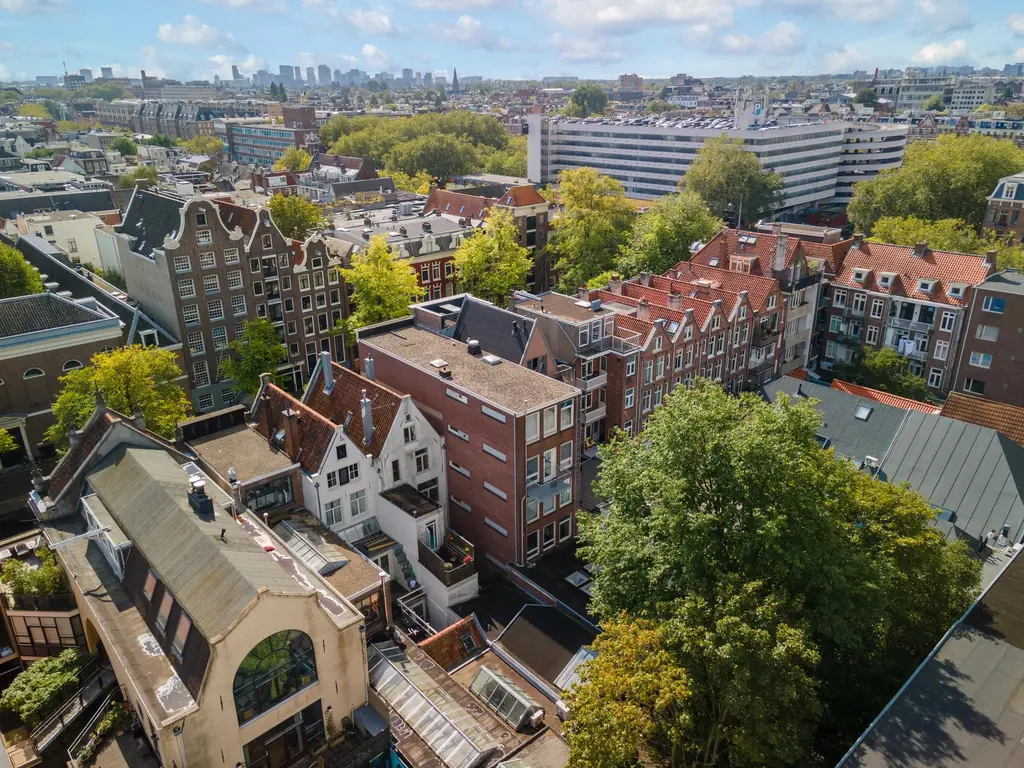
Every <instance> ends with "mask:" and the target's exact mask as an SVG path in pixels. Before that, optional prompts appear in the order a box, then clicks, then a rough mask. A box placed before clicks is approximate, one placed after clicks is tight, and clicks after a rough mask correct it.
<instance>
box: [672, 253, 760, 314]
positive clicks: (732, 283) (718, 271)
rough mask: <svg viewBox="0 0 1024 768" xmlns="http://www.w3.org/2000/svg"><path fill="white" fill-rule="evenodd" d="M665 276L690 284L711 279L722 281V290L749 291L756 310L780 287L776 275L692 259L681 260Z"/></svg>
mask: <svg viewBox="0 0 1024 768" xmlns="http://www.w3.org/2000/svg"><path fill="white" fill-rule="evenodd" d="M673 273H674V274H673ZM665 278H674V280H673V282H677V281H679V282H685V283H689V284H692V283H693V282H694V281H695V280H710V281H712V282H717V283H721V284H722V288H721V290H723V291H728V292H729V293H737V294H738V293H739V292H740V291H747V294H748V295H747V299H748V301H749V302H750V305H751V307H753V308H754V310H755V311H760V310H761V308H762V307H764V303H765V301H766V300H767V299H768V296H770V295H771V294H772V293H774V292H775V291H777V290H778V289H779V282H778V280H776V279H775V278H774V277H762V276H761V275H749V274H746V273H744V272H733V271H732V270H730V269H727V268H722V267H709V266H706V265H704V264H695V263H693V262H690V261H681V262H679V263H678V264H676V265H675V267H673V268H672V269H670V270H669V271H668V272H667V273H665Z"/></svg>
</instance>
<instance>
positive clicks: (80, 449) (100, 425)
mask: <svg viewBox="0 0 1024 768" xmlns="http://www.w3.org/2000/svg"><path fill="white" fill-rule="evenodd" d="M118 421H120V418H119V416H116V415H114V414H112V413H111V412H110V411H104V412H103V414H102V415H101V416H99V417H98V418H94V419H92V420H91V421H90V422H89V423H88V424H87V425H86V427H85V430H84V431H83V432H82V433H81V435H80V439H79V442H78V445H76V446H75V447H74V448H72V449H71V450H69V451H68V452H67V453H65V454H64V457H63V458H62V459H61V460H60V461H59V462H58V463H57V466H56V467H54V468H53V472H51V473H50V488H49V491H48V492H47V495H49V497H50V498H51V499H54V500H56V499H57V498H58V497H59V496H60V495H61V494H62V493H63V492H64V489H65V488H67V487H68V485H69V484H70V483H71V481H72V480H73V479H74V477H75V475H76V474H78V471H79V470H80V469H82V468H83V466H84V464H85V461H86V459H88V458H89V454H91V453H92V452H93V450H94V449H95V448H96V446H98V445H99V444H100V442H101V441H102V440H103V438H104V437H106V436H107V434H108V433H109V432H110V430H111V429H112V428H113V426H114V424H115V423H116V422H118Z"/></svg>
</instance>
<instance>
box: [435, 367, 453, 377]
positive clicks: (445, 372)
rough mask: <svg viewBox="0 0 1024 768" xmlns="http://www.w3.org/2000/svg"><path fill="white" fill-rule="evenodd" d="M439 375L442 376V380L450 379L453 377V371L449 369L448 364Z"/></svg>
mask: <svg viewBox="0 0 1024 768" xmlns="http://www.w3.org/2000/svg"><path fill="white" fill-rule="evenodd" d="M437 375H438V376H440V377H441V378H442V379H450V378H451V377H452V369H451V368H449V367H447V364H446V365H445V367H444V368H442V369H441V370H439V371H438V372H437Z"/></svg>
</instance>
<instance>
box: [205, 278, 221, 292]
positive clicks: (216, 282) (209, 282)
mask: <svg viewBox="0 0 1024 768" xmlns="http://www.w3.org/2000/svg"><path fill="white" fill-rule="evenodd" d="M203 291H205V292H206V293H220V278H219V277H217V276H216V275H207V276H206V277H204V278H203Z"/></svg>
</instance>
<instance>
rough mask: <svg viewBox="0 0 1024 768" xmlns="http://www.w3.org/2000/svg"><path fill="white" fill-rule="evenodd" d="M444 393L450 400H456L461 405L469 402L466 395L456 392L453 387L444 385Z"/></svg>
mask: <svg viewBox="0 0 1024 768" xmlns="http://www.w3.org/2000/svg"><path fill="white" fill-rule="evenodd" d="M444 394H445V396H446V397H450V398H451V399H452V400H458V401H459V402H460V403H462V404H463V405H467V404H468V403H469V398H468V397H466V396H465V395H464V394H462V393H461V392H456V391H455V390H454V389H451V388H449V387H445V390H444Z"/></svg>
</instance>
